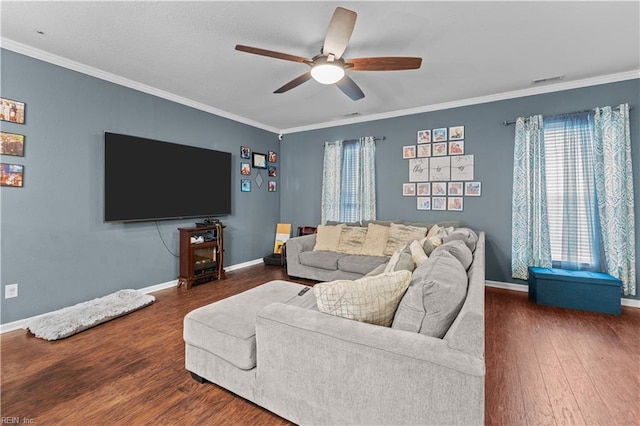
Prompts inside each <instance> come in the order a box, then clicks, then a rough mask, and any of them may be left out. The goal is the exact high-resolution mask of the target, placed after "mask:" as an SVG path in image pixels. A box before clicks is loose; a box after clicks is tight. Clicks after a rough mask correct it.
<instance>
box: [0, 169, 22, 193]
mask: <svg viewBox="0 0 640 426" xmlns="http://www.w3.org/2000/svg"><path fill="white" fill-rule="evenodd" d="M23 185H24V166H23V165H21V164H6V163H0V186H14V187H17V188H22V186H23Z"/></svg>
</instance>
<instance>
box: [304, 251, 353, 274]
mask: <svg viewBox="0 0 640 426" xmlns="http://www.w3.org/2000/svg"><path fill="white" fill-rule="evenodd" d="M344 256H346V255H345V254H344V253H338V252H337V251H303V252H302V253H300V254H299V255H298V259H299V261H300V264H301V265H304V266H310V267H312V268H320V269H327V270H329V271H335V270H336V269H338V260H340V258H342V257H344Z"/></svg>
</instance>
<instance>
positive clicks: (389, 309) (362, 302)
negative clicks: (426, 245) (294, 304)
mask: <svg viewBox="0 0 640 426" xmlns="http://www.w3.org/2000/svg"><path fill="white" fill-rule="evenodd" d="M409 281H411V272H409V271H396V272H388V273H383V274H380V275H376V276H372V277H363V278H360V279H357V280H355V281H349V280H337V281H330V282H326V283H319V284H316V285H315V286H314V287H313V292H314V294H315V296H316V302H317V305H318V309H319V310H320V312H324V313H327V314H330V315H335V316H338V317H342V318H347V319H353V320H356V321H361V322H366V323H369V324H375V325H382V326H385V327H389V326H391V323H392V322H393V317H394V315H395V312H396V309H398V304H399V303H400V300H401V299H402V296H403V295H404V293H405V291H406V290H407V287H409Z"/></svg>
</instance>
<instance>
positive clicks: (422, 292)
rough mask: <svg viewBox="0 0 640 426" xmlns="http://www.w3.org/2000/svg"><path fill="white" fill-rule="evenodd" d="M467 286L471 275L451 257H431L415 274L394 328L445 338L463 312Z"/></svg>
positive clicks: (398, 311) (445, 252)
mask: <svg viewBox="0 0 640 426" xmlns="http://www.w3.org/2000/svg"><path fill="white" fill-rule="evenodd" d="M465 248H466V246H465ZM467 284H468V278H467V273H466V272H465V270H464V268H463V267H462V264H461V263H460V262H459V261H458V260H457V259H456V258H455V257H454V256H453V255H452V254H451V253H449V252H447V251H444V250H443V251H442V252H441V253H440V254H439V255H436V256H433V257H430V258H429V260H427V261H426V262H424V263H422V264H421V265H420V266H419V267H418V268H416V270H415V271H414V272H413V276H412V278H411V283H410V285H409V288H408V289H407V292H406V293H405V295H404V297H403V298H402V300H401V301H400V305H399V306H398V310H397V311H396V314H395V317H394V320H393V323H392V326H391V327H392V328H395V329H398V330H406V331H413V332H416V333H420V334H424V335H427V336H431V337H437V338H442V337H443V336H444V335H445V334H446V332H447V330H448V329H449V327H450V326H451V324H452V323H453V321H454V320H455V318H456V316H457V315H458V312H460V308H462V305H463V303H464V300H465V298H466V295H467Z"/></svg>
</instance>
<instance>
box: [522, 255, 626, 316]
mask: <svg viewBox="0 0 640 426" xmlns="http://www.w3.org/2000/svg"><path fill="white" fill-rule="evenodd" d="M621 285H622V282H621V281H620V280H619V279H618V278H614V277H612V276H611V275H608V274H605V273H602V272H589V271H568V270H565V269H555V268H534V267H529V299H530V300H533V301H534V302H536V303H537V304H539V305H548V306H559V307H561V308H571V309H580V310H583V311H591V312H602V313H605V314H614V315H620V287H621Z"/></svg>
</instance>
